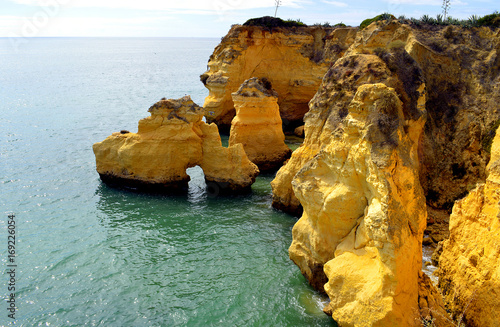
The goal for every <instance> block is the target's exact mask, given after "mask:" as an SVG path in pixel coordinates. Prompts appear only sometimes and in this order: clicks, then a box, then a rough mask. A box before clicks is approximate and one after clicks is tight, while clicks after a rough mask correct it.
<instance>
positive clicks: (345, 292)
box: [289, 83, 426, 326]
mask: <svg viewBox="0 0 500 327" xmlns="http://www.w3.org/2000/svg"><path fill="white" fill-rule="evenodd" d="M346 109H347V115H346V116H345V117H344V118H339V119H338V120H337V122H336V123H331V125H330V127H331V128H332V129H331V132H332V136H331V137H332V139H331V140H330V142H328V143H326V145H325V146H324V147H323V148H322V149H321V150H320V151H319V152H318V154H317V155H316V156H315V157H314V158H313V159H312V160H310V161H309V162H308V163H306V164H305V166H304V167H303V168H302V169H301V170H300V171H299V172H298V173H297V174H296V176H295V178H294V179H293V182H292V184H293V188H294V192H295V194H296V195H297V197H298V198H299V200H300V202H301V203H302V205H303V208H304V214H303V216H302V218H300V220H299V221H298V222H297V224H295V226H294V228H293V242H292V245H291V246H290V250H289V253H290V258H291V259H292V260H293V261H294V262H295V263H296V264H297V265H298V266H299V267H300V268H301V271H302V272H303V273H304V275H305V276H306V277H307V278H308V279H309V280H310V281H312V283H313V284H314V283H315V281H316V280H318V282H323V281H324V277H323V276H319V278H318V276H316V275H315V273H317V272H319V271H320V270H319V269H317V268H318V267H320V266H323V265H324V275H325V277H326V279H327V281H328V282H327V283H326V285H325V291H326V293H327V294H328V296H329V297H330V301H331V302H330V304H329V305H328V307H327V308H326V309H325V310H326V312H328V313H329V314H331V315H332V317H333V318H334V319H335V320H336V321H337V322H338V323H339V324H340V325H342V326H344V325H345V326H354V325H355V326H357V325H359V326H361V325H363V326H413V325H415V318H416V317H417V315H416V312H417V311H418V273H419V271H420V269H421V260H422V259H421V258H422V252H421V247H422V244H421V240H422V236H423V231H424V229H425V223H426V210H425V198H424V195H423V191H422V189H421V187H420V183H419V181H418V170H417V166H418V165H417V162H418V156H417V151H416V150H417V145H416V144H415V142H414V139H417V140H418V136H419V134H420V133H421V131H422V128H423V125H424V123H425V109H423V108H418V109H417V110H419V112H418V113H417V112H415V113H414V114H415V116H416V117H415V118H414V119H409V117H405V115H404V113H403V104H402V103H401V101H400V100H399V98H398V94H397V93H396V92H395V90H394V89H393V88H390V87H388V86H386V85H384V84H381V83H378V84H365V85H361V86H359V87H358V88H357V91H356V93H355V96H354V98H353V99H352V101H351V102H350V103H349V104H348V107H347V108H346ZM306 128H307V124H306ZM317 278H318V279H317Z"/></svg>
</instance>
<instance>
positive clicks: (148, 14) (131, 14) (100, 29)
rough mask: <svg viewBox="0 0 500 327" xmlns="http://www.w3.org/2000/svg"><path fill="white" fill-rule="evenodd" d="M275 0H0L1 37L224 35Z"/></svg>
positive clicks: (345, 3)
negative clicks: (233, 25)
mask: <svg viewBox="0 0 500 327" xmlns="http://www.w3.org/2000/svg"><path fill="white" fill-rule="evenodd" d="M281 2H282V5H281V6H280V7H279V8H278V15H277V16H278V17H281V18H283V19H300V20H301V21H303V22H304V23H306V24H314V23H324V22H330V23H332V24H335V23H339V22H343V23H345V24H347V25H352V26H357V25H359V24H360V23H361V21H362V20H363V19H365V18H370V17H373V16H375V15H378V14H381V13H383V12H390V13H392V14H394V15H396V16H399V15H406V16H408V17H416V18H419V17H421V16H422V15H424V14H428V15H431V16H436V15H437V14H440V13H441V12H442V8H441V6H442V0H383V1H369V0H366V1H365V0H361V1H356V0H351V1H349V0H316V1H312V0H282V1H281ZM495 10H500V5H499V1H498V0H479V1H468V0H452V1H451V6H450V11H449V14H450V15H451V16H453V17H456V18H462V19H464V18H468V17H469V16H471V15H473V14H476V15H486V14H491V13H492V12H494V11H495ZM274 11H275V1H274V0H167V1H158V0H0V37H12V36H19V37H38V36H145V37H158V36H161V37H221V36H224V35H225V34H226V32H227V31H228V30H229V28H230V27H231V25H232V24H242V23H244V22H245V21H246V20H247V19H249V18H253V17H261V16H274Z"/></svg>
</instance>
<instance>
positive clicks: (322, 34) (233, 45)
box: [201, 25, 354, 131]
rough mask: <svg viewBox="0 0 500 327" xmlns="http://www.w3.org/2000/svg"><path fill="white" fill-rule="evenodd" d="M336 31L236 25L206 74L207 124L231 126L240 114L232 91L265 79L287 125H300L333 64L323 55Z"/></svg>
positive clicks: (313, 28) (218, 49)
mask: <svg viewBox="0 0 500 327" xmlns="http://www.w3.org/2000/svg"><path fill="white" fill-rule="evenodd" d="M331 30H332V29H331V28H322V27H294V28H274V29H272V30H271V29H267V28H264V27H259V26H242V25H235V26H233V27H232V28H231V30H230V31H229V32H228V34H227V35H226V36H225V37H224V38H223V39H222V42H221V43H220V44H219V45H218V46H217V47H216V49H215V50H214V53H213V54H212V56H211V57H210V60H209V62H208V71H207V72H205V73H204V74H203V75H201V80H202V82H203V83H204V84H205V86H206V87H207V88H208V90H209V95H208V97H206V98H205V103H204V105H203V106H204V108H205V109H206V118H207V122H215V123H216V124H217V125H218V126H219V129H221V130H223V131H225V130H226V129H227V130H228V129H229V127H230V124H231V120H232V119H233V117H234V115H235V109H234V104H233V101H232V97H231V94H232V93H233V92H236V91H237V90H238V88H239V87H240V85H241V84H242V83H243V82H244V81H245V80H247V79H249V78H252V77H258V78H264V77H265V78H267V79H268V80H269V81H270V82H271V83H272V85H273V88H274V89H275V90H276V92H277V93H278V104H279V108H280V113H281V117H282V118H283V120H284V121H285V123H291V124H292V125H293V124H296V125H297V126H298V125H300V124H301V123H302V118H303V116H304V114H305V113H306V112H307V110H308V106H307V103H308V102H309V100H311V98H312V97H313V96H314V94H315V93H316V90H317V89H318V86H319V84H320V83H321V79H322V77H323V75H324V74H325V73H326V71H327V69H328V66H329V64H330V62H329V59H328V60H324V57H325V51H326V50H327V49H325V41H326V37H327V34H329V32H330V31H331ZM344 34H349V33H344ZM352 34H353V33H352ZM353 35H354V34H353ZM337 37H338V38H345V36H343V35H339V36H337ZM334 50H336V51H337V52H340V51H342V49H337V48H336V49H334ZM334 50H331V51H330V52H333V51H334ZM295 127H296V126H295Z"/></svg>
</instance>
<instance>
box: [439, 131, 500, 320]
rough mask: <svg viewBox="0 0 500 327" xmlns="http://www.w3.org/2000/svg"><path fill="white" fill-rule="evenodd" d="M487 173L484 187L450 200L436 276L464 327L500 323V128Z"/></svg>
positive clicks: (455, 316)
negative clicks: (447, 226) (446, 232)
mask: <svg viewBox="0 0 500 327" xmlns="http://www.w3.org/2000/svg"><path fill="white" fill-rule="evenodd" d="M487 174H488V177H487V179H486V182H485V183H481V184H479V185H477V186H476V188H475V189H474V190H472V191H471V192H470V193H469V195H467V196H466V197H465V198H464V199H462V200H459V201H457V202H455V205H454V207H453V212H452V214H451V216H450V238H449V239H448V240H445V241H444V242H443V243H442V245H443V250H442V253H441V256H440V257H439V270H438V272H437V274H438V276H439V287H440V288H441V290H442V292H443V294H444V296H445V302H446V305H447V307H448V308H449V309H450V310H451V313H452V315H453V317H454V318H455V319H460V320H461V321H462V322H464V323H465V324H466V325H467V326H481V327H488V326H491V327H493V326H498V322H499V321H500V129H498V130H497V132H496V137H495V139H494V141H493V145H492V148H491V160H490V162H489V164H488V167H487Z"/></svg>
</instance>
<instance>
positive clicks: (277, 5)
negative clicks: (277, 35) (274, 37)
mask: <svg viewBox="0 0 500 327" xmlns="http://www.w3.org/2000/svg"><path fill="white" fill-rule="evenodd" d="M274 4H275V5H276V10H274V17H276V13H277V12H278V7H279V6H281V0H274Z"/></svg>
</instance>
